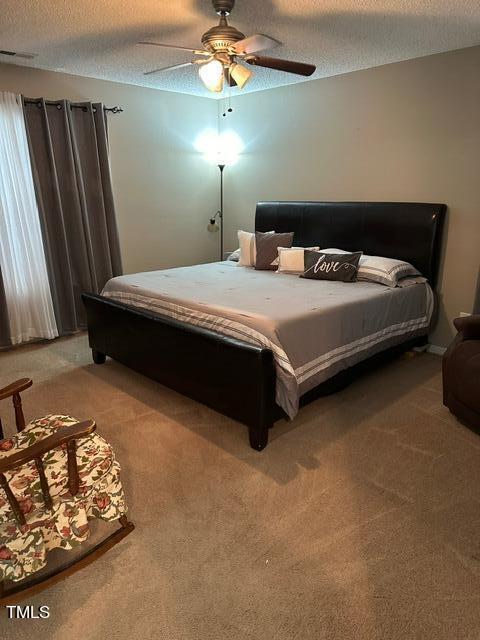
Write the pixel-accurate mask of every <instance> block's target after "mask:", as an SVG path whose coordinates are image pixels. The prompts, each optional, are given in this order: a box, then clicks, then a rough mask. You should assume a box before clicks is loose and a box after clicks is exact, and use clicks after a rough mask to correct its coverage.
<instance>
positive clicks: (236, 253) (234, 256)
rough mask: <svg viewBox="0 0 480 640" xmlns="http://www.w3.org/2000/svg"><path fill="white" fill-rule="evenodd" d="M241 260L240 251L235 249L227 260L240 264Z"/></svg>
mask: <svg viewBox="0 0 480 640" xmlns="http://www.w3.org/2000/svg"><path fill="white" fill-rule="evenodd" d="M239 259H240V249H235V251H232V253H231V254H230V255H229V256H228V258H227V260H231V261H232V262H238V261H239Z"/></svg>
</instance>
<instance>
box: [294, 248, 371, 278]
mask: <svg viewBox="0 0 480 640" xmlns="http://www.w3.org/2000/svg"><path fill="white" fill-rule="evenodd" d="M361 255H362V252H361V251H357V252H356V253H325V252H323V251H309V250H308V249H306V250H305V252H304V267H305V271H304V272H303V274H302V275H301V276H300V277H301V278H309V279H311V280H336V281H339V282H355V280H356V279H357V269H358V263H359V260H360V256H361Z"/></svg>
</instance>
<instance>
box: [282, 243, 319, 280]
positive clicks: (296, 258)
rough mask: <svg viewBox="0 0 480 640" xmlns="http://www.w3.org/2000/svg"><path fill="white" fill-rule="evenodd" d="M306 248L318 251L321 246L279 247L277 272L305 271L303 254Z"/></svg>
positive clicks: (297, 272) (296, 272)
mask: <svg viewBox="0 0 480 640" xmlns="http://www.w3.org/2000/svg"><path fill="white" fill-rule="evenodd" d="M305 249H309V250H310V251H318V249H319V247H291V248H290V249H287V248H286V247H278V271H277V273H295V274H297V275H298V274H299V273H303V269H304V264H303V254H304V253H305Z"/></svg>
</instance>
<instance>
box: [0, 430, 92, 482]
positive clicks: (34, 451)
mask: <svg viewBox="0 0 480 640" xmlns="http://www.w3.org/2000/svg"><path fill="white" fill-rule="evenodd" d="M96 428H97V425H96V424H95V422H94V421H93V420H85V421H84V422H77V423H75V424H71V425H69V426H68V427H61V428H60V429H58V431H56V432H55V433H53V434H52V435H51V436H47V437H46V438H44V439H43V440H39V441H38V442H35V444H32V445H31V446H30V447H26V448H25V449H21V450H20V451H17V452H16V453H12V455H11V456H6V457H4V458H0V474H3V473H5V471H11V470H12V469H15V468H16V467H21V466H22V465H24V464H27V462H32V461H33V460H38V459H39V458H41V457H42V456H43V455H45V453H47V452H48V451H51V449H56V448H57V447H60V446H61V445H62V444H67V445H68V443H70V442H71V441H72V440H78V438H85V437H86V436H89V435H90V434H91V433H93V432H94V431H95V429H96Z"/></svg>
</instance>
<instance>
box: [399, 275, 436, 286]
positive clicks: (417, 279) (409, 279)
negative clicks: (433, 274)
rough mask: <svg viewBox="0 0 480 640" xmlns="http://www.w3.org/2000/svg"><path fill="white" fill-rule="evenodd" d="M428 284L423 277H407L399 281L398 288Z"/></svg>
mask: <svg viewBox="0 0 480 640" xmlns="http://www.w3.org/2000/svg"><path fill="white" fill-rule="evenodd" d="M425 282H428V280H427V279H426V278H424V277H423V276H406V277H405V278H402V279H401V280H399V281H398V283H397V287H409V286H410V285H412V284H424V283H425Z"/></svg>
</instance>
